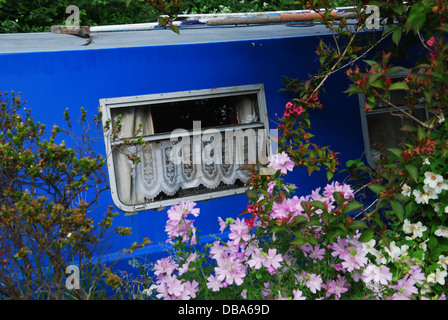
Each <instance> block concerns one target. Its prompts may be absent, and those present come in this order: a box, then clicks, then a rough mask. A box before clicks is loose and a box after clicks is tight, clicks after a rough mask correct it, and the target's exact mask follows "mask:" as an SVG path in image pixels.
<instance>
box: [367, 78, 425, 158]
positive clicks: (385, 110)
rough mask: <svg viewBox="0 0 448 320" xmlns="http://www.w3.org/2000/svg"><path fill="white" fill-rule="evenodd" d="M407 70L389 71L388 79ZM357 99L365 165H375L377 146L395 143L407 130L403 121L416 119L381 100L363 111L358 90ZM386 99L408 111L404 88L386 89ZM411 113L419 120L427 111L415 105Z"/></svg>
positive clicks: (379, 154)
mask: <svg viewBox="0 0 448 320" xmlns="http://www.w3.org/2000/svg"><path fill="white" fill-rule="evenodd" d="M408 74H409V71H403V72H397V73H395V74H393V75H392V76H391V80H392V83H394V82H397V81H403V79H404V78H405V77H406V76H407V75H408ZM358 99H359V106H360V111H361V123H362V130H363V139H364V146H365V154H366V158H367V162H368V163H369V165H370V166H371V167H375V166H376V165H375V162H377V161H378V160H379V159H380V156H381V151H380V150H381V149H382V148H384V147H387V148H394V147H398V146H399V145H400V143H401V142H402V141H403V139H404V138H405V137H406V134H407V133H406V132H404V131H402V130H401V128H402V127H403V126H404V125H407V124H409V125H413V126H415V125H416V123H415V120H413V119H411V118H409V117H406V116H404V115H399V112H398V111H397V110H392V109H391V108H390V107H388V106H386V105H384V104H381V103H378V104H377V106H376V107H375V108H374V109H373V110H370V111H366V110H365V104H366V97H365V95H364V94H358ZM389 101H390V102H391V103H392V104H394V105H395V106H397V107H400V108H402V109H403V110H406V111H409V108H408V107H407V106H406V91H405V90H394V91H390V97H389ZM412 115H413V116H414V117H415V118H417V119H418V120H420V121H425V120H426V119H427V118H428V113H427V111H426V110H425V108H424V107H423V106H415V107H414V108H413V111H412Z"/></svg>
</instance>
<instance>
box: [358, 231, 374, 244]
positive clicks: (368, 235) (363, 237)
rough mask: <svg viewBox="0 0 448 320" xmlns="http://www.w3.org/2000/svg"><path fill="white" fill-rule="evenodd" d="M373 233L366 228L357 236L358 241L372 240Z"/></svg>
mask: <svg viewBox="0 0 448 320" xmlns="http://www.w3.org/2000/svg"><path fill="white" fill-rule="evenodd" d="M373 235H374V233H373V230H372V229H368V230H366V231H364V232H363V233H362V234H361V236H360V237H359V242H369V241H370V240H372V238H373Z"/></svg>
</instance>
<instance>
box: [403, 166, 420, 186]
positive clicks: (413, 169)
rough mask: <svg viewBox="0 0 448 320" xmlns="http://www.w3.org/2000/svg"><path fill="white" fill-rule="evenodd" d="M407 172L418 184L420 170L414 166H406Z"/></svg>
mask: <svg viewBox="0 0 448 320" xmlns="http://www.w3.org/2000/svg"><path fill="white" fill-rule="evenodd" d="M405 168H406V170H407V171H408V172H409V174H410V175H411V177H412V179H413V180H414V181H415V182H417V180H418V169H417V167H416V166H414V165H412V164H407V165H406V166H405Z"/></svg>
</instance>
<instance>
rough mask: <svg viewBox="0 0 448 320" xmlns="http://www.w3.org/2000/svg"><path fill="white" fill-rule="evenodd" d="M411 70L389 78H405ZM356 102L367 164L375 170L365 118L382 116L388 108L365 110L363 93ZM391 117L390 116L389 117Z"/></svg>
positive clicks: (399, 72) (406, 108)
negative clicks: (359, 114) (357, 103)
mask: <svg viewBox="0 0 448 320" xmlns="http://www.w3.org/2000/svg"><path fill="white" fill-rule="evenodd" d="M410 71H411V70H403V71H398V72H395V73H393V74H392V75H391V76H390V78H391V79H398V78H405V77H406V76H407V75H408V74H409V73H410ZM358 101H359V108H360V113H361V126H362V135H363V141H364V152H365V155H366V158H367V163H368V164H369V166H370V167H372V168H375V167H376V164H375V160H374V159H373V155H372V149H371V146H370V135H369V125H368V121H367V117H368V116H369V115H376V114H384V113H389V111H388V110H389V109H388V108H382V109H375V108H374V109H373V110H371V111H366V110H365V104H366V102H367V101H366V96H365V94H364V93H358ZM398 107H401V108H403V109H404V110H409V108H408V107H406V106H401V105H399V106H398ZM416 108H417V109H418V108H423V107H422V106H416ZM391 117H392V116H391ZM426 117H428V111H426Z"/></svg>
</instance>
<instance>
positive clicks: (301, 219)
mask: <svg viewBox="0 0 448 320" xmlns="http://www.w3.org/2000/svg"><path fill="white" fill-rule="evenodd" d="M294 222H296V223H304V222H308V217H305V216H295V217H294Z"/></svg>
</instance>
